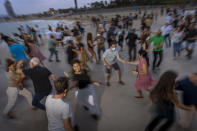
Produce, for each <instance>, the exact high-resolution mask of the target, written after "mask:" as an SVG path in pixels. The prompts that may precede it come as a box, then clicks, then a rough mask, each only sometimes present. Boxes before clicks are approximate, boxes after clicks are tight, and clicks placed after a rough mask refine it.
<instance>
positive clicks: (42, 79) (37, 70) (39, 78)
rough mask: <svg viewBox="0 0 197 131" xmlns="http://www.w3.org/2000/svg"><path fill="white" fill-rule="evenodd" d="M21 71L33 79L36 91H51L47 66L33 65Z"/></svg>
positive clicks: (49, 73)
mask: <svg viewBox="0 0 197 131" xmlns="http://www.w3.org/2000/svg"><path fill="white" fill-rule="evenodd" d="M23 73H24V74H25V75H26V76H28V77H30V78H31V80H32V81H33V85H34V89H35V92H36V93H39V92H51V89H52V85H51V82H50V80H49V76H50V75H51V74H52V73H51V72H50V71H49V70H48V69H47V68H45V67H41V66H35V67H33V68H31V69H24V70H23Z"/></svg>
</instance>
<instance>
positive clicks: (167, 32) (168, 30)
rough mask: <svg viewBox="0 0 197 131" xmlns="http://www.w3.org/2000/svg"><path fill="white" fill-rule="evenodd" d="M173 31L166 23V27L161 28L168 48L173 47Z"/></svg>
mask: <svg viewBox="0 0 197 131" xmlns="http://www.w3.org/2000/svg"><path fill="white" fill-rule="evenodd" d="M172 30H173V27H172V25H170V24H169V23H165V25H163V26H162V27H161V31H162V35H163V36H164V37H165V43H166V47H170V46H171V39H170V33H171V31H172Z"/></svg>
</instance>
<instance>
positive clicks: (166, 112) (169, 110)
mask: <svg viewBox="0 0 197 131" xmlns="http://www.w3.org/2000/svg"><path fill="white" fill-rule="evenodd" d="M155 107H156V109H155V111H156V113H157V114H158V115H159V116H161V117H164V118H167V119H168V120H173V119H174V115H175V108H174V104H173V103H172V102H171V101H169V100H161V101H159V103H155Z"/></svg>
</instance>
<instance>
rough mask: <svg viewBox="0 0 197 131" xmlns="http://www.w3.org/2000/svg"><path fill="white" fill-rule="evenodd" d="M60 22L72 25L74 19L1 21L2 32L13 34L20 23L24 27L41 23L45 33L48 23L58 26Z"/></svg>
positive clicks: (16, 31) (0, 28)
mask: <svg viewBox="0 0 197 131" xmlns="http://www.w3.org/2000/svg"><path fill="white" fill-rule="evenodd" d="M58 23H62V24H63V25H66V26H68V27H70V28H71V27H72V26H73V23H74V21H70V20H31V21H19V22H4V23H0V32H1V33H4V34H7V35H9V36H12V33H18V30H17V28H18V27H19V26H20V25H23V26H24V27H25V26H26V25H29V26H32V27H35V25H39V27H40V29H41V32H42V33H43V34H45V33H46V32H47V31H48V25H51V26H52V27H56V25H57V24H58Z"/></svg>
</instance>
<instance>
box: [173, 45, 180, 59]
mask: <svg viewBox="0 0 197 131" xmlns="http://www.w3.org/2000/svg"><path fill="white" fill-rule="evenodd" d="M180 49H181V42H178V43H173V54H174V57H176V53H178V54H179V53H180Z"/></svg>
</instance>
